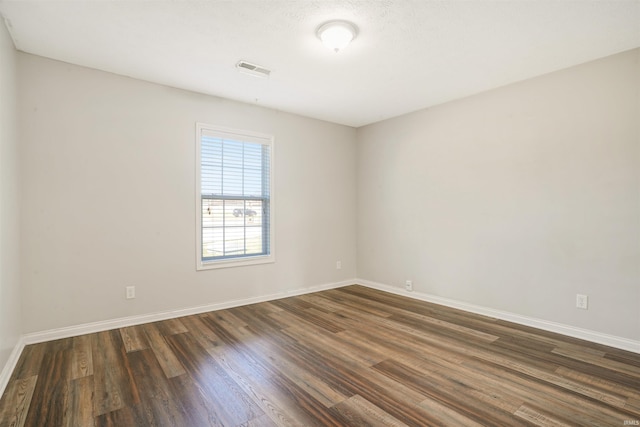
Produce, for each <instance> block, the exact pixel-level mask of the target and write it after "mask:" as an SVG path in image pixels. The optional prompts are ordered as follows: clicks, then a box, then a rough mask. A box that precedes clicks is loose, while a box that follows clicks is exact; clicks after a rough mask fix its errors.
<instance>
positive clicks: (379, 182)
mask: <svg viewBox="0 0 640 427" xmlns="http://www.w3.org/2000/svg"><path fill="white" fill-rule="evenodd" d="M639 103H640V50H638V49H636V50H633V51H628V52H624V53H621V54H618V55H614V56H611V57H608V58H604V59H601V60H598V61H594V62H590V63H587V64H583V65H580V66H577V67H573V68H570V69H567V70H563V71H559V72H555V73H552V74H548V75H545V76H541V77H538V78H535V79H531V80H527V81H524V82H520V83H517V84H513V85H510V86H507V87H503V88H500V89H496V90H493V91H490V92H486V93H483V94H479V95H476V96H473V97H469V98H465V99H462V100H459V101H455V102H451V103H448V104H443V105H441V106H438V107H435V108H431V109H428V110H423V111H419V112H415V113H413V114H408V115H405V116H401V117H398V118H394V119H390V120H387V121H384V122H380V123H376V124H373V125H369V126H366V127H363V128H360V129H358V132H357V138H358V206H357V209H358V238H357V241H358V246H357V254H358V263H357V265H358V277H360V278H362V279H366V280H371V281H374V282H378V283H382V284H387V285H392V286H397V287H402V286H404V282H405V280H406V279H411V280H413V286H414V288H415V289H416V291H418V292H421V293H425V294H430V295H434V296H439V297H444V298H449V299H453V300H457V301H462V302H467V303H471V304H475V305H478V306H483V307H488V308H493V309H497V310H503V311H506V312H511V313H515V314H519V315H522V316H528V317H531V318H537V319H543V320H547V321H553V322H558V323H562V324H566V325H572V326H575V327H578V328H584V329H588V330H592V331H598V332H602V333H605V334H610V335H614V336H619V337H624V338H629V339H633V340H638V339H640V311H639V310H638V307H639V306H640V106H639ZM576 294H586V295H588V296H589V308H588V310H579V309H576V307H575V302H576Z"/></svg>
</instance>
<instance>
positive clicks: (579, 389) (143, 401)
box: [0, 286, 640, 427]
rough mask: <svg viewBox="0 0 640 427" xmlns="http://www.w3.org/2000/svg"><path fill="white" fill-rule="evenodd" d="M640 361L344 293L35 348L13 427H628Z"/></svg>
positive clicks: (637, 408)
mask: <svg viewBox="0 0 640 427" xmlns="http://www.w3.org/2000/svg"><path fill="white" fill-rule="evenodd" d="M636 421H640V355H638V354H634V353H630V352H626V351H623V350H619V349H613V348H609V347H606V346H603V345H600V344H594V343H588V342H585V341H581V340H579V339H576V338H570V337H564V336H561V335H558V334H554V333H551V332H547V331H540V330H537V329H534V328H531V327H527V326H522V325H516V324H512V323H509V322H505V321H501V320H497V319H493V318H488V317H484V316H480V315H477V314H472V313H466V312H463V311H459V310H454V309H451V308H447V307H443V306H438V305H435V304H430V303H426V302H423V301H416V300H412V299H408V298H404V297H401V296H398V295H393V294H387V293H384V292H381V291H377V290H372V289H368V288H365V287H361V286H348V287H344V288H340V289H333V290H328V291H323V292H318V293H314V294H309V295H302V296H298V297H291V298H285V299H281V300H277V301H271V302H265V303H259V304H253V305H248V306H244V307H237V308H232V309H228V310H220V311H216V312H210V313H204V314H198V315H193V316H187V317H182V318H178V319H171V320H167V321H162V322H154V323H150V324H145V325H139V326H132V327H127V328H121V329H118V330H112V331H106V332H100V333H96V334H88V335H83V336H78V337H73V338H66V339H62V340H56V341H51V342H47V343H42V344H36V345H30V346H27V347H25V349H24V351H23V354H22V355H21V357H20V360H19V361H18V363H17V365H16V368H15V370H14V372H13V374H12V376H11V379H10V381H9V384H8V387H7V389H6V390H5V393H4V395H3V396H2V398H1V399H0V427H4V426H37V427H40V426H118V427H120V426H242V427H255V426H265V427H272V426H378V425H379V426H416V427H418V426H419V427H423V426H452V425H464V426H476V427H477V426H496V425H499V426H617V425H620V426H622V425H624V424H625V422H627V425H633V423H634V422H636Z"/></svg>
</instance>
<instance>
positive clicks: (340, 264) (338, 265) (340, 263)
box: [336, 261, 342, 270]
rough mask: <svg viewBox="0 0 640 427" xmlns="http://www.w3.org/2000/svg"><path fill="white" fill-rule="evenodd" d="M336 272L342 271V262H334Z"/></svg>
mask: <svg viewBox="0 0 640 427" xmlns="http://www.w3.org/2000/svg"><path fill="white" fill-rule="evenodd" d="M336 270H342V261H336Z"/></svg>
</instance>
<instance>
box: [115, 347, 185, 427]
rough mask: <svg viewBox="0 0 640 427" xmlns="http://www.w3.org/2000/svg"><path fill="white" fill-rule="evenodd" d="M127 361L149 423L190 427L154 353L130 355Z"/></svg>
mask: <svg viewBox="0 0 640 427" xmlns="http://www.w3.org/2000/svg"><path fill="white" fill-rule="evenodd" d="M127 357H128V359H129V364H130V366H131V372H132V374H133V380H134V381H135V384H136V388H137V389H138V391H139V395H140V408H141V410H142V411H143V413H144V414H145V416H146V418H147V423H148V424H149V425H157V426H165V425H166V426H180V425H184V426H186V425H188V423H187V418H188V417H187V416H186V413H185V410H184V409H183V406H182V404H181V403H180V401H179V400H177V399H176V396H174V394H173V390H172V389H171V386H170V385H169V382H168V379H167V378H166V377H165V376H164V373H163V371H162V368H161V367H160V364H159V363H158V360H157V359H156V357H155V353H154V352H153V351H152V350H151V349H147V350H140V351H136V352H133V353H129V354H128V356H127Z"/></svg>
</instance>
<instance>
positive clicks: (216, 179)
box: [201, 133, 271, 198]
mask: <svg viewBox="0 0 640 427" xmlns="http://www.w3.org/2000/svg"><path fill="white" fill-rule="evenodd" d="M270 156H271V147H270V145H268V144H264V143H257V142H247V141H238V140H232V139H225V138H221V137H219V136H213V135H207V134H204V133H203V135H202V138H201V185H202V188H201V192H202V195H203V196H230V197H234V196H235V197H242V198H265V197H269V193H270V189H269V181H270V180H269V176H270V173H271V171H270V169H269V168H270V164H271V162H270Z"/></svg>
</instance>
